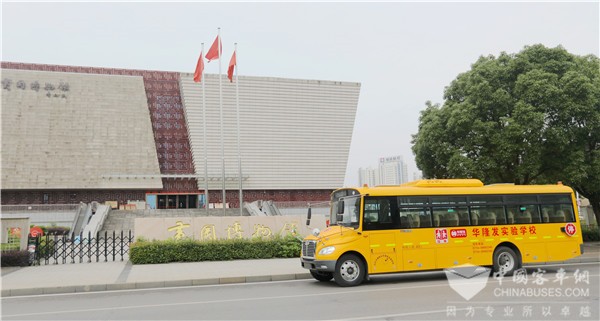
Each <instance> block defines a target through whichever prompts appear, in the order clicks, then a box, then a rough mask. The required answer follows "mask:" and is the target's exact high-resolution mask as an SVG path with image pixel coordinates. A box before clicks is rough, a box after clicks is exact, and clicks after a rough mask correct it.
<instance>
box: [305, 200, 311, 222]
mask: <svg viewBox="0 0 600 321" xmlns="http://www.w3.org/2000/svg"><path fill="white" fill-rule="evenodd" d="M311 216H312V213H311V210H310V204H308V213H306V226H309V225H310V218H311Z"/></svg>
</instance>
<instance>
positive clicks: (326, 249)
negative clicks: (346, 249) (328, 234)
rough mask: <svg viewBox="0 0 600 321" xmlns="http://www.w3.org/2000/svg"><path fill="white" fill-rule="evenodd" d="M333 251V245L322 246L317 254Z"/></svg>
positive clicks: (326, 253)
mask: <svg viewBox="0 0 600 321" xmlns="http://www.w3.org/2000/svg"><path fill="white" fill-rule="evenodd" d="M333 251H335V246H327V247H324V248H322V249H321V250H320V251H319V254H320V255H328V254H331V253H333Z"/></svg>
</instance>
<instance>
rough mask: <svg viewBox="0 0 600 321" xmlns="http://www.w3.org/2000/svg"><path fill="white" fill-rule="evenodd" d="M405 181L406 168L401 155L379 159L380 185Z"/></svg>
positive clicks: (406, 180)
mask: <svg viewBox="0 0 600 321" xmlns="http://www.w3.org/2000/svg"><path fill="white" fill-rule="evenodd" d="M406 182H408V169H407V166H406V163H405V162H404V159H403V158H402V156H393V157H381V158H380V159H379V183H380V184H381V185H399V184H403V183H406Z"/></svg>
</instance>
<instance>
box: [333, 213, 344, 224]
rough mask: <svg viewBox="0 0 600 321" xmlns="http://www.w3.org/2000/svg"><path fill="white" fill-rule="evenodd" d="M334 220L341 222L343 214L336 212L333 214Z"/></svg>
mask: <svg viewBox="0 0 600 321" xmlns="http://www.w3.org/2000/svg"><path fill="white" fill-rule="evenodd" d="M335 220H336V221H337V222H343V221H344V214H338V215H336V216H335Z"/></svg>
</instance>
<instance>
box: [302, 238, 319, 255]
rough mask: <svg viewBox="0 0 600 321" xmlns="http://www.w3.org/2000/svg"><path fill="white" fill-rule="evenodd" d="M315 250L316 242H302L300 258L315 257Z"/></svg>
mask: <svg viewBox="0 0 600 321" xmlns="http://www.w3.org/2000/svg"><path fill="white" fill-rule="evenodd" d="M316 248H317V242H316V241H304V242H302V256H303V257H311V258H314V257H315V250H316Z"/></svg>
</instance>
